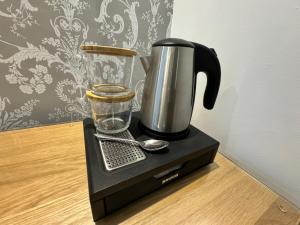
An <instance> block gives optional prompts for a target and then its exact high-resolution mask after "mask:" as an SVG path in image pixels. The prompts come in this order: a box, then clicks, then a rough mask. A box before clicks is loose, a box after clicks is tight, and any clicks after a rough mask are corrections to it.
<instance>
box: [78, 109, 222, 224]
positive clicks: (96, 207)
mask: <svg viewBox="0 0 300 225" xmlns="http://www.w3.org/2000/svg"><path fill="white" fill-rule="evenodd" d="M138 121H139V114H138V113H134V114H133V118H132V122H131V126H130V128H129V130H130V132H131V133H132V135H133V136H134V138H135V139H137V140H145V139H148V138H149V137H148V136H147V135H145V134H144V133H143V131H142V130H141V129H140V128H139V126H138ZM83 125H84V138H85V149H86V163H87V173H88V185H89V197H90V203H91V208H92V214H93V219H94V221H97V220H99V219H101V218H102V217H104V216H106V215H107V214H110V213H112V212H114V211H115V210H117V209H119V208H121V207H123V206H125V205H127V204H128V203H130V202H132V201H134V200H136V199H138V198H140V197H142V196H144V195H147V194H149V193H150V192H152V191H154V190H157V189H159V188H161V187H163V186H165V185H167V184H168V183H170V182H171V181H172V180H175V179H178V178H180V177H182V176H184V175H186V174H189V173H191V172H192V171H194V170H196V169H198V168H200V167H203V166H205V165H207V164H209V163H212V162H213V160H214V158H215V155H216V153H217V150H218V147H219V142H218V141H216V140H215V139H213V138H211V137H209V136H208V135H206V134H205V133H203V132H201V131H200V130H198V129H196V128H195V127H193V126H190V128H189V130H190V132H189V134H188V136H187V137H186V138H185V139H181V140H174V141H170V145H169V147H168V148H167V149H165V150H164V151H161V152H159V153H148V152H145V154H146V157H147V158H146V159H145V160H143V161H140V162H138V163H135V164H132V165H129V166H126V167H123V168H120V169H117V170H115V171H112V172H108V171H106V170H105V169H104V164H103V160H102V156H101V153H100V149H99V148H100V147H99V144H98V140H97V139H96V137H95V136H94V135H93V134H94V133H95V132H96V130H95V127H94V124H93V120H92V119H85V120H84V121H83Z"/></svg>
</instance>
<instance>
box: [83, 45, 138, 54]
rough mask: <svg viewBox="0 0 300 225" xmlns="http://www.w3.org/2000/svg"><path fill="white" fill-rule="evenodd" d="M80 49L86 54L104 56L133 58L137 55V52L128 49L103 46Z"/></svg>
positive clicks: (89, 46)
mask: <svg viewBox="0 0 300 225" xmlns="http://www.w3.org/2000/svg"><path fill="white" fill-rule="evenodd" d="M80 49H81V50H82V51H84V52H86V53H94V54H103V55H116V56H128V57H133V56H135V55H137V52H136V51H133V50H131V49H128V48H116V47H112V46H103V45H81V46H80Z"/></svg>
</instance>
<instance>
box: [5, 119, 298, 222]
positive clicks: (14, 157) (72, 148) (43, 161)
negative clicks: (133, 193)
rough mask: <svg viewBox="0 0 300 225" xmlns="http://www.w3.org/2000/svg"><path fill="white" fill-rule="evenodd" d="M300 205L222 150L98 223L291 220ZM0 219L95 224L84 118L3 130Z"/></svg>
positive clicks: (6, 220) (293, 220) (295, 218)
mask: <svg viewBox="0 0 300 225" xmlns="http://www.w3.org/2000/svg"><path fill="white" fill-rule="evenodd" d="M299 218H300V215H299V210H297V209H296V208H295V207H294V206H292V205H291V204H290V203H289V202H287V201H285V200H283V199H282V198H281V197H279V196H278V195H277V194H275V193H274V192H272V191H271V190H269V189H268V188H267V187H266V186H264V185H263V184H261V183H259V182H258V181H256V180H255V179H254V178H252V177H251V176H249V175H248V174H247V173H245V172H244V171H243V170H241V169H240V168H238V167H237V166H236V165H234V164H233V163H232V162H230V161H229V160H227V159H226V158H224V157H223V156H222V155H220V154H218V155H217V157H216V160H215V163H213V164H211V165H210V166H207V167H206V168H204V169H202V170H199V171H197V172H195V173H193V174H191V175H189V176H187V177H185V178H182V179H180V180H177V181H175V182H173V183H171V184H170V185H168V186H166V187H165V188H163V189H161V190H159V191H156V192H154V193H152V194H150V195H148V196H146V197H144V198H142V199H140V200H138V201H136V202H134V203H132V204H130V205H129V206H127V207H125V208H123V209H121V210H119V211H117V212H116V213H114V214H112V215H110V216H108V217H106V218H104V219H102V220H100V221H99V222H98V223H97V224H209V225H214V224H217V225H218V224H220V225H227V224H234V225H235V224H237V225H246V224H256V225H264V224H289V225H291V224H292V225H299V222H300V219H299ZM0 224H1V225H3V224H18V225H19V224H84V225H85V224H94V222H93V220H92V216H91V210H90V204H89V199H88V189H87V176H86V166H85V150H84V142H83V132H82V124H81V123H80V122H78V123H73V124H61V125H54V126H45V127H39V128H31V129H25V130H17V131H8V132H2V133H0Z"/></svg>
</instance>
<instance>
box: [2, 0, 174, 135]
mask: <svg viewBox="0 0 300 225" xmlns="http://www.w3.org/2000/svg"><path fill="white" fill-rule="evenodd" d="M172 8H173V0H114V1H113V0H93V1H92V0H40V1H34V0H0V130H10V129H16V128H23V127H32V126H39V125H42V124H49V123H59V122H67V121H75V120H80V119H82V118H84V117H86V116H87V115H88V114H87V112H88V103H87V101H86V98H85V95H84V93H85V92H84V90H85V88H86V86H87V77H86V73H85V68H84V66H85V65H84V64H85V63H84V62H83V61H82V60H81V58H80V57H79V54H80V50H79V46H80V45H81V44H84V43H85V44H102V45H112V46H118V47H125V48H132V49H135V50H136V51H138V53H139V54H140V55H147V54H149V53H150V49H151V44H152V43H153V42H155V41H156V40H159V39H162V38H164V37H166V36H168V34H169V32H170V25H171V18H172ZM117 66H118V65H117ZM108 71H109V73H111V74H110V75H111V76H114V73H116V72H117V71H115V69H114V68H110V69H109V70H108ZM143 79H144V71H143V69H142V67H141V64H140V62H139V60H136V62H135V66H134V73H133V84H134V88H135V91H136V94H137V95H136V98H135V102H134V108H135V110H138V109H139V107H140V101H141V94H142V89H143Z"/></svg>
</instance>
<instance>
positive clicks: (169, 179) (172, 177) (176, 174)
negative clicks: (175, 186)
mask: <svg viewBox="0 0 300 225" xmlns="http://www.w3.org/2000/svg"><path fill="white" fill-rule="evenodd" d="M178 176H179V174H178V173H175V174H173V175H172V176H170V177H168V178H166V179H163V180H162V181H161V184H165V183H167V182H169V181H171V180H174V179H175V178H177V177H178Z"/></svg>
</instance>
